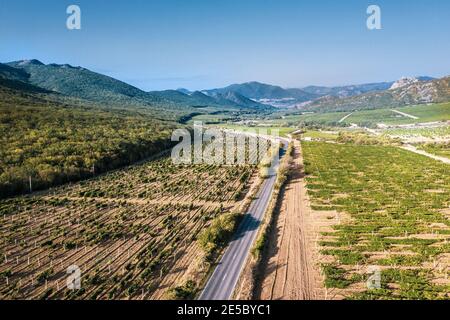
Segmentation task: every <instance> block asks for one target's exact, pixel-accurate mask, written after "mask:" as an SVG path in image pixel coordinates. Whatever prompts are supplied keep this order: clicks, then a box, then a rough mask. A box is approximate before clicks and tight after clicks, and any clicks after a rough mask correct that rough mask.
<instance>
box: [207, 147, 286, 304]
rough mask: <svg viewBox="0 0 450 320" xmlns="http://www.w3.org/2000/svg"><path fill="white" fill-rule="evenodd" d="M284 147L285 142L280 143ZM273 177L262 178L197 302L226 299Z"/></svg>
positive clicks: (268, 196) (266, 202) (255, 230)
mask: <svg viewBox="0 0 450 320" xmlns="http://www.w3.org/2000/svg"><path fill="white" fill-rule="evenodd" d="M282 142H284V143H285V145H286V141H282ZM275 181H276V175H275V174H272V175H271V176H270V177H269V178H267V179H265V180H264V181H263V183H262V185H261V188H260V190H259V191H258V193H257V194H256V199H255V200H253V202H252V203H251V204H250V207H249V209H248V211H247V213H246V215H245V216H244V218H243V219H242V222H241V224H240V225H239V227H238V229H237V231H236V234H235V235H234V237H233V240H232V241H231V242H230V245H229V246H228V248H227V250H226V251H225V254H224V255H223V257H222V259H221V261H220V262H219V264H218V265H217V266H216V269H215V270H214V273H213V274H212V276H211V277H210V279H209V281H208V282H207V284H206V286H205V288H204V289H203V292H202V293H201V295H200V297H199V300H229V299H231V296H232V294H233V292H234V288H235V286H236V283H237V282H238V280H239V276H240V274H241V271H242V269H243V267H244V265H245V262H246V260H247V257H248V255H249V253H250V249H251V248H252V245H253V242H254V241H255V238H256V236H257V234H258V229H259V226H260V224H261V221H262V219H263V216H264V213H265V212H266V209H267V206H268V205H269V202H270V199H271V195H272V192H273V190H274V186H275Z"/></svg>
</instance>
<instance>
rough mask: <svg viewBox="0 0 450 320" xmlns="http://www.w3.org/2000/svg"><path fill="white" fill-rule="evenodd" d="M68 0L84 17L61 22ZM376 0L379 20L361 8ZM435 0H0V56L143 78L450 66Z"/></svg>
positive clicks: (443, 69) (196, 81) (305, 81)
mask: <svg viewBox="0 0 450 320" xmlns="http://www.w3.org/2000/svg"><path fill="white" fill-rule="evenodd" d="M70 4H77V5H79V6H80V7H81V11H82V29H81V30H76V31H69V30H67V29H66V18H67V16H68V15H67V14H66V8H67V6H68V5H70ZM370 4H377V5H379V6H380V7H381V10H382V25H383V29H382V30H375V31H369V30H368V29H367V28H366V18H367V14H366V9H367V7H368V5H370ZM449 13H450V1H444V0H383V1H380V0H372V1H365V0H342V1H336V0H314V1H313V0H310V1H302V0H220V1H219V0H126V1H108V0H103V1H102V0H70V1H67V0H34V1H30V0H0V61H1V62H8V61H12V60H19V59H29V58H36V59H39V60H41V61H43V62H45V63H51V62H55V63H70V64H72V65H81V66H83V67H86V68H89V69H91V70H93V71H97V72H100V73H104V74H107V75H110V76H113V77H115V78H118V79H121V80H123V81H125V82H128V83H131V84H133V85H135V86H137V87H139V88H142V89H145V90H159V89H167V88H178V87H186V88H189V89H204V88H212V87H220V86H224V85H228V84H230V83H235V82H245V81H253V80H256V81H261V82H267V83H272V84H278V85H281V86H284V87H301V86H306V85H312V84H314V85H341V84H356V83H367V82H377V81H385V80H395V79H397V78H399V77H401V76H413V75H430V76H435V77H440V76H444V75H448V74H450V59H449V58H448V56H449V54H448V53H449V52H450V41H449V40H450V36H449V35H450V19H449V18H448V14H449Z"/></svg>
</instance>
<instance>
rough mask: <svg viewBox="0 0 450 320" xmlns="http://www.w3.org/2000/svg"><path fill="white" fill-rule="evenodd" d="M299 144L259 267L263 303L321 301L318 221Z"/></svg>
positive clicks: (258, 297)
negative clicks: (304, 177) (267, 246)
mask: <svg viewBox="0 0 450 320" xmlns="http://www.w3.org/2000/svg"><path fill="white" fill-rule="evenodd" d="M302 163H303V159H302V156H301V146H300V143H298V142H296V144H295V155H294V164H293V169H294V170H292V172H293V174H292V176H291V177H290V178H289V181H288V182H287V183H286V187H285V189H284V192H283V194H282V198H281V205H280V206H279V208H276V210H277V211H276V212H275V215H276V216H275V219H276V220H275V222H274V226H273V228H272V231H271V233H270V234H269V248H268V249H267V251H266V253H265V258H264V259H263V261H262V262H261V263H262V270H263V273H262V274H263V276H262V278H261V279H262V280H261V281H260V283H259V285H258V286H257V289H256V291H257V292H256V298H257V299H262V300H314V299H323V298H324V289H323V287H322V284H321V281H320V279H321V277H320V274H319V266H318V254H317V247H316V245H315V243H316V241H317V239H318V228H320V226H318V225H316V222H319V221H318V220H315V219H313V217H312V214H311V213H312V212H311V209H310V206H309V201H308V197H307V194H306V186H305V181H304V179H303V176H304V174H303V166H302Z"/></svg>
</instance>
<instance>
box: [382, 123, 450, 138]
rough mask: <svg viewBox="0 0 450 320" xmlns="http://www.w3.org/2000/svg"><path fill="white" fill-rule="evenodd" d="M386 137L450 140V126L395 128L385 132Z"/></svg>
mask: <svg viewBox="0 0 450 320" xmlns="http://www.w3.org/2000/svg"><path fill="white" fill-rule="evenodd" d="M383 134H384V135H388V136H402V137H425V138H450V125H447V126H443V127H436V128H394V129H386V130H383Z"/></svg>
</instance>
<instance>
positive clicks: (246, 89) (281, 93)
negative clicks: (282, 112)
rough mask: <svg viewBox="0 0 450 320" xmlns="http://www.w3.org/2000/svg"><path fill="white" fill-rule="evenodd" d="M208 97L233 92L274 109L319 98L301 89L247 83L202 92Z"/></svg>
mask: <svg viewBox="0 0 450 320" xmlns="http://www.w3.org/2000/svg"><path fill="white" fill-rule="evenodd" d="M203 92H206V93H207V94H208V95H216V94H225V95H226V94H228V93H229V92H235V93H237V94H239V95H241V96H244V97H247V98H249V99H252V100H255V101H257V102H259V103H263V104H268V105H272V106H276V107H290V106H292V105H295V104H297V103H301V102H305V101H310V100H313V99H316V98H318V97H319V96H317V95H315V94H311V93H308V92H304V91H303V90H301V89H283V88H282V87H279V86H273V85H269V84H265V83H260V82H255V81H254V82H247V83H242V84H232V85H230V86H227V87H225V88H218V89H210V90H204V91H203Z"/></svg>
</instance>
